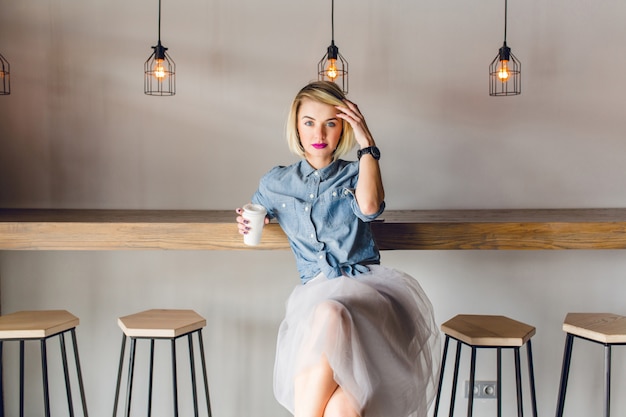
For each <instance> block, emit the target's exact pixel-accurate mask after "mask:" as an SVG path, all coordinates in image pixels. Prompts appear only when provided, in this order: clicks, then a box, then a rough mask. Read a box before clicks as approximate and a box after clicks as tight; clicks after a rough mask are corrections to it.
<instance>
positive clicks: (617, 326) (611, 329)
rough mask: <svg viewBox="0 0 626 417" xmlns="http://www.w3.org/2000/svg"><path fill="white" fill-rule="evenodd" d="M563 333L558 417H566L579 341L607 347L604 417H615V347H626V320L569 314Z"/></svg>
mask: <svg viewBox="0 0 626 417" xmlns="http://www.w3.org/2000/svg"><path fill="white" fill-rule="evenodd" d="M563 331H564V332H565V333H566V337H565V349H564V352H563V365H562V368H561V383H560V386H559V396H558V401H557V406H556V416H557V417H562V416H563V410H564V408H565V394H566V391H567V380H568V378H569V370H570V364H571V360H572V349H573V347H574V338H575V337H578V338H581V339H585V340H588V341H591V342H594V343H599V344H601V345H604V414H603V416H605V417H609V416H610V415H611V347H612V346H614V345H624V344H626V317H624V316H620V315H618V314H611V313H568V314H567V315H566V316H565V320H563Z"/></svg>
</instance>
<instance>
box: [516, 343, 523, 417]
mask: <svg viewBox="0 0 626 417" xmlns="http://www.w3.org/2000/svg"><path fill="white" fill-rule="evenodd" d="M514 356H515V386H516V388H517V415H518V417H523V416H524V409H523V401H522V369H521V360H520V353H519V348H518V347H516V348H515V349H514Z"/></svg>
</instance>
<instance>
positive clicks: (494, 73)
mask: <svg viewBox="0 0 626 417" xmlns="http://www.w3.org/2000/svg"><path fill="white" fill-rule="evenodd" d="M506 23H507V0H504V45H502V47H501V48H500V50H499V51H498V55H497V56H496V57H495V58H494V60H493V61H492V62H491V65H489V95H490V96H515V95H518V94H521V92H522V63H521V62H520V61H519V60H518V59H517V58H516V57H515V55H513V53H512V52H511V48H509V47H508V46H507V44H506Z"/></svg>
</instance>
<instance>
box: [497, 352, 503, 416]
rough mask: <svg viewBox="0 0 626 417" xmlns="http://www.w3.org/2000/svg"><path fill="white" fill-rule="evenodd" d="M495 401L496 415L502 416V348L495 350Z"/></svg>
mask: <svg viewBox="0 0 626 417" xmlns="http://www.w3.org/2000/svg"><path fill="white" fill-rule="evenodd" d="M496 372H497V374H496V401H497V407H498V417H502V348H498V349H497V351H496Z"/></svg>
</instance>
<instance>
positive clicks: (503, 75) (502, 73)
mask: <svg viewBox="0 0 626 417" xmlns="http://www.w3.org/2000/svg"><path fill="white" fill-rule="evenodd" d="M508 62H509V61H507V60H505V59H503V60H502V61H500V69H499V70H498V78H499V79H500V81H502V82H503V83H504V82H506V81H507V80H508V79H509V76H510V75H511V74H510V73H509V65H508Z"/></svg>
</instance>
